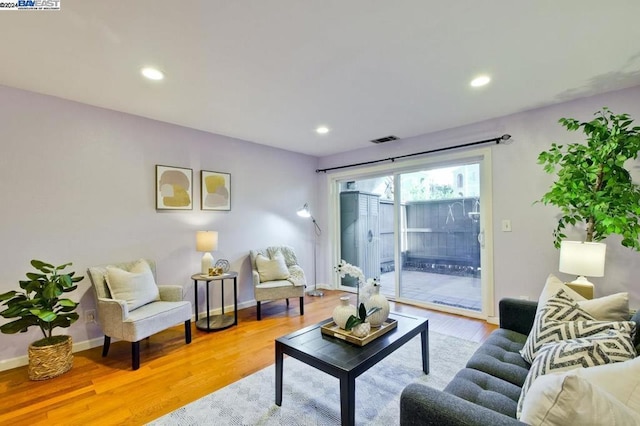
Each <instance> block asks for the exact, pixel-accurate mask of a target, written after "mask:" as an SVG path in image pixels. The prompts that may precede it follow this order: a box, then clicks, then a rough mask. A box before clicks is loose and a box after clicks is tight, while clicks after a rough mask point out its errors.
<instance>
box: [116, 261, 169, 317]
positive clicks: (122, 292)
mask: <svg viewBox="0 0 640 426" xmlns="http://www.w3.org/2000/svg"><path fill="white" fill-rule="evenodd" d="M106 269H107V274H106V276H105V281H106V282H107V287H109V292H111V297H112V298H114V299H117V300H124V301H126V302H127V306H128V308H129V310H130V311H131V310H134V309H136V308H139V307H140V306H142V305H146V304H147V303H151V302H153V301H155V300H160V292H159V290H158V286H157V285H156V281H155V279H154V278H153V273H152V272H151V268H150V267H149V264H148V263H147V262H146V261H145V260H144V259H140V260H139V261H138V262H136V264H135V265H133V267H132V268H131V269H130V270H129V271H125V270H124V269H120V268H116V267H115V266H107V267H106Z"/></svg>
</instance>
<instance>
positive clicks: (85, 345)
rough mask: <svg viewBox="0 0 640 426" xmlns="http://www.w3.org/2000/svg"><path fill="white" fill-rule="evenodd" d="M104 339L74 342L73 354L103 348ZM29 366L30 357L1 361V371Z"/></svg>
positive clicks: (23, 356)
mask: <svg viewBox="0 0 640 426" xmlns="http://www.w3.org/2000/svg"><path fill="white" fill-rule="evenodd" d="M103 341H104V337H96V338H94V339H89V340H83V341H82V342H74V343H73V348H72V349H71V350H72V351H73V353H76V352H80V351H86V350H87V349H91V348H95V347H96V346H102V342H103ZM28 364H29V356H28V355H22V356H19V357H16V358H10V359H4V360H2V361H0V371H5V370H11V369H12V368H17V367H22V366H24V365H28Z"/></svg>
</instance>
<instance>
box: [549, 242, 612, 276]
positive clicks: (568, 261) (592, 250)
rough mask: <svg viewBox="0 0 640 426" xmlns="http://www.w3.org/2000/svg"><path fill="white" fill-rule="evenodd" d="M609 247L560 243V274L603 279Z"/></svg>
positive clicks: (601, 244)
mask: <svg viewBox="0 0 640 426" xmlns="http://www.w3.org/2000/svg"><path fill="white" fill-rule="evenodd" d="M606 250H607V245H606V244H603V243H583V242H581V241H562V242H561V243H560V267H559V269H560V272H564V273H566V274H572V275H581V276H585V277H603V276H604V260H605V254H606Z"/></svg>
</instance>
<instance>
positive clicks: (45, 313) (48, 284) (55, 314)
mask: <svg viewBox="0 0 640 426" xmlns="http://www.w3.org/2000/svg"><path fill="white" fill-rule="evenodd" d="M31 266H33V267H34V268H35V269H36V270H37V271H38V272H27V274H26V275H27V279H26V280H23V281H19V284H20V288H21V289H22V291H16V290H11V291H9V292H6V293H4V294H0V301H1V302H4V303H3V305H4V306H6V308H5V309H4V310H2V311H0V316H2V317H3V318H9V319H13V321H10V322H8V323H5V324H3V325H1V326H0V331H1V332H2V333H6V334H15V333H25V332H27V330H28V329H29V328H30V327H33V326H36V327H39V328H40V331H41V332H42V335H43V338H42V339H40V340H37V341H35V342H33V343H32V344H31V345H29V378H30V379H32V380H42V379H49V378H52V377H55V376H58V375H60V374H62V373H65V372H66V371H68V370H69V369H70V368H71V365H72V362H73V356H72V354H71V349H72V342H71V336H68V335H61V336H54V335H53V330H54V329H55V328H57V327H62V328H66V327H70V326H71V324H72V323H74V322H75V321H76V320H77V319H78V314H77V313H76V312H74V311H75V310H76V308H77V307H78V303H77V302H74V301H72V300H71V299H68V298H67V297H65V293H69V292H72V291H74V290H75V289H76V288H77V286H76V285H75V283H77V282H79V281H81V280H82V279H83V278H84V277H76V276H75V272H67V273H65V272H63V270H64V269H66V268H67V267H68V266H71V263H65V264H64V265H60V266H54V265H52V264H49V263H46V262H42V261H40V260H32V261H31Z"/></svg>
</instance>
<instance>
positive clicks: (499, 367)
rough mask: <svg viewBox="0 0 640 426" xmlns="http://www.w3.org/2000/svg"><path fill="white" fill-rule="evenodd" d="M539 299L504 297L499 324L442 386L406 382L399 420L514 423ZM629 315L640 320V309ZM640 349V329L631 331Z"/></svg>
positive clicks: (403, 422) (414, 422)
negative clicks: (524, 349) (524, 352)
mask: <svg viewBox="0 0 640 426" xmlns="http://www.w3.org/2000/svg"><path fill="white" fill-rule="evenodd" d="M536 308H537V302H529V301H524V300H519V299H503V300H501V301H500V304H499V311H500V328H499V329H497V330H495V331H494V332H493V333H491V335H490V336H489V338H487V340H485V342H484V343H483V344H482V345H481V346H480V347H479V348H478V350H477V351H476V352H475V353H474V354H473V356H472V357H471V359H469V361H468V362H467V366H466V367H465V368H464V369H462V370H460V371H459V372H458V374H456V376H455V377H454V378H453V379H452V380H451V382H450V383H449V384H448V385H447V386H446V387H445V389H444V390H442V391H439V390H436V389H433V388H430V387H428V386H424V385H421V384H411V385H408V386H407V387H406V388H405V389H404V390H403V392H402V395H401V397H400V424H401V425H405V426H408V425H447V426H448V425H478V426H487V425H492V426H495V425H515V424H519V425H521V424H524V423H521V422H519V421H518V420H516V418H515V416H516V406H517V403H518V399H519V397H520V392H521V389H522V385H523V384H524V381H525V379H526V377H527V374H528V372H529V368H530V365H529V364H528V363H527V362H526V361H524V359H522V357H521V356H520V353H519V351H520V349H522V347H523V346H524V343H525V341H526V339H527V336H528V335H529V332H530V331H531V328H532V326H533V320H534V318H535V313H536ZM630 321H633V322H635V323H636V324H640V310H637V311H636V312H635V313H634V315H633V316H632V317H631V318H630ZM633 340H634V341H633V344H634V345H635V346H636V351H640V333H638V332H636V333H635V335H634V336H633Z"/></svg>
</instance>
